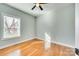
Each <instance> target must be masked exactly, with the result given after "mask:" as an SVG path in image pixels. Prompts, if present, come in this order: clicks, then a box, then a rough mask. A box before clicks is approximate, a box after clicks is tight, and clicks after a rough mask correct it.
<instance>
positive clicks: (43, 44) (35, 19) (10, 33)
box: [0, 3, 75, 56]
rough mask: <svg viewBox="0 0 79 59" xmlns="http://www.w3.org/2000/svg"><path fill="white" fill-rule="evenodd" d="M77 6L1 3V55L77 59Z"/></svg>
mask: <svg viewBox="0 0 79 59" xmlns="http://www.w3.org/2000/svg"><path fill="white" fill-rule="evenodd" d="M74 49H75V4H74V3H0V56H74V55H75V50H74Z"/></svg>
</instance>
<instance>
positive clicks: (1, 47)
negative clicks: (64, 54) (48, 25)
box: [0, 37, 75, 49]
mask: <svg viewBox="0 0 79 59" xmlns="http://www.w3.org/2000/svg"><path fill="white" fill-rule="evenodd" d="M35 38H37V39H39V40H44V39H42V38H39V37H35ZM32 39H34V38H29V39H26V40H23V41H19V42H16V43H12V44H7V45H5V46H0V49H3V48H6V47H9V46H12V45H15V44H19V43H22V42H25V41H29V40H32ZM52 43H56V44H59V45H63V46H66V47H70V48H75V47H73V46H71V45H68V44H64V43H60V42H55V41H52Z"/></svg>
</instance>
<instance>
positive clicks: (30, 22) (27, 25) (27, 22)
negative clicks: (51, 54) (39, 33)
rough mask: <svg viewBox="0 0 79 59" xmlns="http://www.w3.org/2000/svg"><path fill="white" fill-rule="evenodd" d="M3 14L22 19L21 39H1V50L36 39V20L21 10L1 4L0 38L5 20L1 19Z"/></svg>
mask: <svg viewBox="0 0 79 59" xmlns="http://www.w3.org/2000/svg"><path fill="white" fill-rule="evenodd" d="M2 13H4V14H8V15H12V16H16V17H20V18H21V37H20V38H13V39H6V40H1V39H0V48H1V47H5V46H6V45H10V44H13V43H16V42H20V41H23V40H28V39H30V38H33V37H34V35H35V30H34V26H35V18H34V17H33V16H31V15H29V14H27V13H24V12H22V11H20V10H17V9H15V8H12V7H10V6H8V5H6V4H0V36H1V35H2V33H3V32H2V30H3V28H2V27H3V22H2V21H3V19H1V18H2V17H1V15H2Z"/></svg>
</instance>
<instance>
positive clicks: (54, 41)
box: [52, 41, 75, 48]
mask: <svg viewBox="0 0 79 59" xmlns="http://www.w3.org/2000/svg"><path fill="white" fill-rule="evenodd" d="M52 43H56V44H59V45H63V46H66V47H70V48H75V47H74V46H71V45H68V44H64V43H61V42H56V41H52Z"/></svg>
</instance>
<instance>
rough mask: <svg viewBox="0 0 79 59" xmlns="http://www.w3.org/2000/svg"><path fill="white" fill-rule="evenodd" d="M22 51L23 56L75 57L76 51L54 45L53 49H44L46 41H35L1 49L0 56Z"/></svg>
mask: <svg viewBox="0 0 79 59" xmlns="http://www.w3.org/2000/svg"><path fill="white" fill-rule="evenodd" d="M17 50H19V51H20V55H21V56H74V55H75V53H74V49H73V48H69V47H65V46H62V45H58V44H55V43H53V44H52V45H51V48H48V49H47V50H46V49H45V48H44V41H42V40H37V39H33V40H30V41H26V42H23V43H20V44H17V45H14V46H10V47H7V48H4V49H0V56H6V55H7V54H10V53H12V52H14V51H17Z"/></svg>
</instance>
